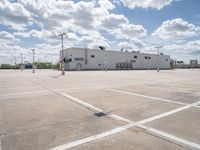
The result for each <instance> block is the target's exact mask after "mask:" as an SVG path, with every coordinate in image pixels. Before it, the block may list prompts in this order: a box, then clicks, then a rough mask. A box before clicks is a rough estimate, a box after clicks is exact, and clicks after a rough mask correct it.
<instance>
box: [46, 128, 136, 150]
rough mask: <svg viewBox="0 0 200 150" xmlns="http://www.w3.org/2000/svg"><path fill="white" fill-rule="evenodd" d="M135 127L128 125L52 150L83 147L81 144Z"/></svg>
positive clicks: (52, 149)
mask: <svg viewBox="0 0 200 150" xmlns="http://www.w3.org/2000/svg"><path fill="white" fill-rule="evenodd" d="M134 126H135V125H134V124H127V125H124V126H121V127H118V128H115V129H112V130H109V131H107V132H103V133H100V134H96V135H93V136H90V137H87V138H83V139H80V140H77V141H74V142H71V143H68V144H64V145H61V146H58V147H55V148H51V149H50V150H66V149H70V148H73V147H75V146H78V145H81V144H85V143H89V142H92V141H95V140H98V139H102V138H105V137H108V136H111V135H113V134H117V133H119V132H122V131H124V130H126V129H128V128H131V127H134Z"/></svg>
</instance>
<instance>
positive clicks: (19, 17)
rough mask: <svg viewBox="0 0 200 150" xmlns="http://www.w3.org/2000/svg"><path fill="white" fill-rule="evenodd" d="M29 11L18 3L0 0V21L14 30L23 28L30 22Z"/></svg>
mask: <svg viewBox="0 0 200 150" xmlns="http://www.w3.org/2000/svg"><path fill="white" fill-rule="evenodd" d="M30 16H31V13H30V12H29V11H27V10H26V9H25V8H24V6H23V5H22V4H20V3H11V2H9V1H7V0H2V1H0V23H1V24H3V25H5V26H9V27H11V28H13V29H16V30H24V29H25V28H26V27H27V25H29V24H30V23H31V22H30Z"/></svg>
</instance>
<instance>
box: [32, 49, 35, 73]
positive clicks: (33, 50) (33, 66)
mask: <svg viewBox="0 0 200 150" xmlns="http://www.w3.org/2000/svg"><path fill="white" fill-rule="evenodd" d="M32 52H33V64H32V68H33V73H35V65H34V59H35V56H34V55H35V49H32Z"/></svg>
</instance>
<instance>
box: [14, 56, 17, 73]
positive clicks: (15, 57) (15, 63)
mask: <svg viewBox="0 0 200 150" xmlns="http://www.w3.org/2000/svg"><path fill="white" fill-rule="evenodd" d="M14 63H15V71H16V69H17V62H16V56H15V57H14Z"/></svg>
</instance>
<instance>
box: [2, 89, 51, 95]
mask: <svg viewBox="0 0 200 150" xmlns="http://www.w3.org/2000/svg"><path fill="white" fill-rule="evenodd" d="M44 92H49V91H48V90H40V91H32V92H21V93H6V94H1V96H13V95H23V94H33V93H44Z"/></svg>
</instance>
